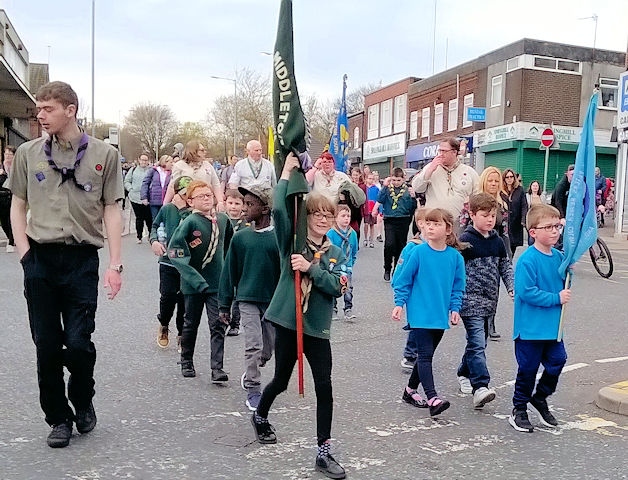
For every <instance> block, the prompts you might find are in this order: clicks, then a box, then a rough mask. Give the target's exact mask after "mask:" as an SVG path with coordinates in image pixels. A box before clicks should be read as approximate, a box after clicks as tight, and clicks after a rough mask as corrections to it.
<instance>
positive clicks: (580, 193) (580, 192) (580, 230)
mask: <svg viewBox="0 0 628 480" xmlns="http://www.w3.org/2000/svg"><path fill="white" fill-rule="evenodd" d="M598 97H599V93H598V92H597V91H596V92H594V93H593V95H592V96H591V100H590V101H589V109H588V110H587V115H586V117H585V119H584V125H583V126H582V134H581V136H580V144H579V145H578V151H577V152H576V164H575V168H574V172H573V178H572V179H571V186H570V187H569V196H568V197H567V211H566V213H565V230H564V233H563V247H564V251H565V258H564V260H563V263H562V264H561V266H560V270H559V272H560V274H561V275H562V277H563V278H565V277H566V276H567V269H568V268H569V265H571V264H573V263H575V262H577V261H578V259H579V258H580V257H581V256H582V255H583V254H584V253H585V252H586V251H587V250H588V249H589V247H591V245H593V244H594V243H595V240H596V238H597V220H596V214H595V212H596V206H595V139H594V136H593V132H594V126H595V115H596V113H597V104H598Z"/></svg>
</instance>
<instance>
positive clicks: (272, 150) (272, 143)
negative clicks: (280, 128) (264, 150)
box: [268, 127, 275, 162]
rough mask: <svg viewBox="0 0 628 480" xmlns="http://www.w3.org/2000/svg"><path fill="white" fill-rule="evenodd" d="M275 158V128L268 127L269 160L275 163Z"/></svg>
mask: <svg viewBox="0 0 628 480" xmlns="http://www.w3.org/2000/svg"><path fill="white" fill-rule="evenodd" d="M274 158H275V132H273V127H268V160H270V161H271V162H273V161H274Z"/></svg>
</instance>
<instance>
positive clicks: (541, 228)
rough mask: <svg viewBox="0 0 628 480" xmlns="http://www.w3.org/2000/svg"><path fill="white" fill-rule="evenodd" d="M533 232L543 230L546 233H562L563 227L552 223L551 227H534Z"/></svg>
mask: <svg viewBox="0 0 628 480" xmlns="http://www.w3.org/2000/svg"><path fill="white" fill-rule="evenodd" d="M534 229H535V230H545V231H546V232H551V231H552V230H556V231H557V232H559V233H560V232H562V231H563V225H562V224H560V223H554V224H553V225H543V226H538V227H534Z"/></svg>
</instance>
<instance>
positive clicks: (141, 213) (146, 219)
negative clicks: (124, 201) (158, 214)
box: [131, 202, 153, 240]
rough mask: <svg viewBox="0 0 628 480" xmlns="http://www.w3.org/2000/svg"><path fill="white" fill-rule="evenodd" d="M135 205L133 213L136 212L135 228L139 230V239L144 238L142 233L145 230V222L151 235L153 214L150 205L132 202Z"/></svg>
mask: <svg viewBox="0 0 628 480" xmlns="http://www.w3.org/2000/svg"><path fill="white" fill-rule="evenodd" d="M131 206H132V207H133V213H135V230H136V232H137V239H138V240H141V239H142V233H143V232H144V224H146V229H147V230H148V234H149V235H150V228H151V226H152V225H153V216H152V215H151V213H150V206H149V205H144V204H143V203H135V202H131Z"/></svg>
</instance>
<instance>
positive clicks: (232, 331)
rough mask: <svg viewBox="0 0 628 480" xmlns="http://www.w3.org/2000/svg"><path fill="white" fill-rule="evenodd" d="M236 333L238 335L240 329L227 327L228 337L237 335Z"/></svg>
mask: <svg viewBox="0 0 628 480" xmlns="http://www.w3.org/2000/svg"><path fill="white" fill-rule="evenodd" d="M238 335H240V329H239V328H238V327H231V328H229V331H228V332H227V336H228V337H237V336H238Z"/></svg>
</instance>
